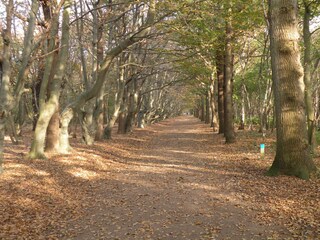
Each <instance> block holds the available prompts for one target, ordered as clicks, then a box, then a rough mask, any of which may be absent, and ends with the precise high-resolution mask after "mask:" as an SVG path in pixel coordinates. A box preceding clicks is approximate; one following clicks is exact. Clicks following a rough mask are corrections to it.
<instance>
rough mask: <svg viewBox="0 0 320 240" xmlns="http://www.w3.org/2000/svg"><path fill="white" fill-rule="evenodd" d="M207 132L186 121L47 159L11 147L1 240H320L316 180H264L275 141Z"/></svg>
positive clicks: (1, 189)
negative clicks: (229, 139) (229, 138)
mask: <svg viewBox="0 0 320 240" xmlns="http://www.w3.org/2000/svg"><path fill="white" fill-rule="evenodd" d="M211 131H212V130H211V129H210V128H209V127H208V125H205V124H203V123H201V122H200V121H199V120H197V119H195V118H193V117H190V116H184V117H179V118H176V119H171V120H167V121H164V122H161V123H158V124H155V125H153V126H150V127H148V128H146V129H137V130H135V131H134V133H132V134H129V135H114V139H113V140H110V141H104V142H101V143H96V144H95V145H94V146H90V147H88V146H85V145H83V144H81V143H80V141H79V140H77V139H72V141H73V146H74V151H73V152H72V153H71V154H69V155H52V156H50V160H26V159H24V154H25V153H26V152H27V150H28V147H29V145H30V135H28V134H26V135H25V136H26V137H25V138H24V139H23V142H21V144H20V145H16V146H13V145H12V144H11V143H10V142H9V141H7V143H6V148H5V149H6V151H5V163H4V168H5V172H4V173H3V174H2V175H1V176H0V239H33V240H34V239H88V240H91V239H119V240H122V239H182V240H186V239H237V240H238V239H320V204H319V199H320V180H319V179H318V180H309V181H303V180H300V179H297V178H294V177H287V176H280V177H275V178H271V177H267V176H265V175H264V174H265V172H266V170H267V169H268V167H269V166H270V165H271V163H272V159H273V156H274V150H273V149H274V136H273V135H270V136H267V137H266V139H262V138H261V137H260V135H259V134H258V133H256V132H249V131H242V132H241V131H239V132H237V139H238V140H237V143H235V144H233V145H226V144H224V140H223V137H222V136H220V135H218V134H216V133H215V134H214V133H212V132H211ZM262 142H264V143H265V144H266V152H267V153H266V156H265V158H264V159H261V158H260V156H259V144H260V143H262ZM315 160H316V162H317V164H318V166H319V163H320V161H319V159H317V158H316V159H315Z"/></svg>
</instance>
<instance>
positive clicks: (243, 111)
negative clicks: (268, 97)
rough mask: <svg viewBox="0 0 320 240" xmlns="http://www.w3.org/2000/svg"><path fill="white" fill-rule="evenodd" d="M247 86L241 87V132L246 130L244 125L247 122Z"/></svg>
mask: <svg viewBox="0 0 320 240" xmlns="http://www.w3.org/2000/svg"><path fill="white" fill-rule="evenodd" d="M244 88H245V86H244V83H242V85H241V114H240V118H241V119H240V126H239V130H244V125H245V122H246V101H245V97H246V96H245V90H244Z"/></svg>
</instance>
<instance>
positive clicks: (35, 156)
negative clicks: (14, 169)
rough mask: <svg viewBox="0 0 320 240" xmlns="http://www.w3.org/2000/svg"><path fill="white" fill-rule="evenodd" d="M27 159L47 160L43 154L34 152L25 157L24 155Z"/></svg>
mask: <svg viewBox="0 0 320 240" xmlns="http://www.w3.org/2000/svg"><path fill="white" fill-rule="evenodd" d="M26 158H27V159H45V160H46V159H47V157H46V155H44V153H36V152H34V151H30V152H29V153H28V154H27V155H26Z"/></svg>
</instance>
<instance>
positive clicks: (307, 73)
mask: <svg viewBox="0 0 320 240" xmlns="http://www.w3.org/2000/svg"><path fill="white" fill-rule="evenodd" d="M303 4H304V17H303V41H304V58H303V59H304V79H303V80H304V84H305V101H306V114H307V123H308V143H309V145H310V147H311V150H313V149H314V147H315V144H316V142H315V134H314V132H315V114H314V108H313V101H312V79H311V64H312V61H311V32H310V19H311V9H310V3H309V1H307V0H304V1H303Z"/></svg>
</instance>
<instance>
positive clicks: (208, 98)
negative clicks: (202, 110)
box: [205, 90, 211, 124]
mask: <svg viewBox="0 0 320 240" xmlns="http://www.w3.org/2000/svg"><path fill="white" fill-rule="evenodd" d="M205 98H206V100H205V101H206V114H205V123H206V124H209V123H210V120H211V112H210V90H208V91H207V94H206V96H205Z"/></svg>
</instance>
